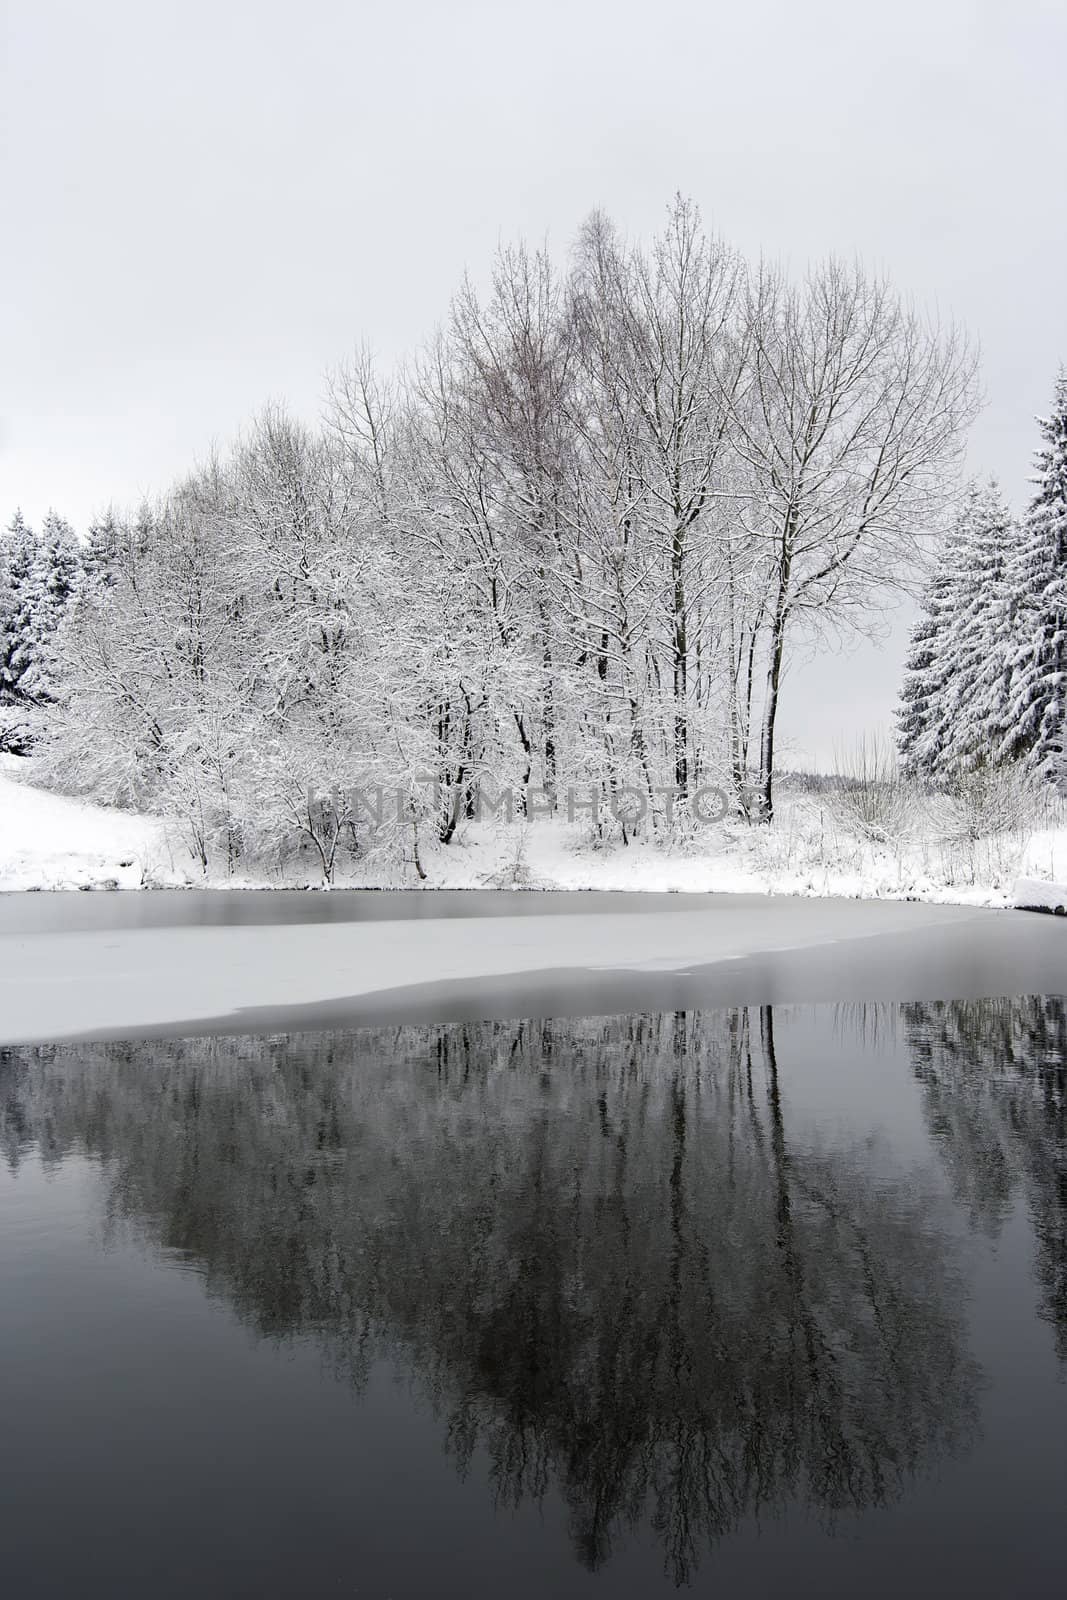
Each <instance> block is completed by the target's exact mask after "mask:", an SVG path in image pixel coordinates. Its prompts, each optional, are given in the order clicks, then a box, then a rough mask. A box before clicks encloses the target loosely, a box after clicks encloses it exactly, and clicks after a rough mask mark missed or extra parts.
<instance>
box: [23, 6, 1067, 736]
mask: <svg viewBox="0 0 1067 1600" xmlns="http://www.w3.org/2000/svg"><path fill="white" fill-rule="evenodd" d="M0 14H2V16H3V36H2V40H0V49H2V52H3V82H2V84H0V115H2V117H3V122H4V129H3V134H4V178H3V187H4V205H3V216H4V220H5V224H6V225H5V228H4V236H5V247H4V249H3V252H2V256H0V261H2V265H0V273H2V274H3V278H4V292H3V296H2V302H0V304H2V307H3V347H2V358H0V381H2V390H0V429H2V433H0V519H2V520H3V521H4V522H6V521H7V520H8V519H9V517H10V515H11V513H12V512H13V511H14V509H15V507H16V505H21V506H22V508H23V510H24V511H25V512H26V514H27V516H29V517H30V518H31V519H36V518H39V517H40V516H42V515H43V513H44V512H45V511H46V510H47V509H48V507H49V506H50V505H54V506H55V508H56V509H57V510H59V511H61V512H63V513H64V514H65V515H66V516H67V517H68V518H69V519H70V520H71V521H72V522H74V523H75V525H77V526H79V527H84V526H85V524H86V523H87V521H88V520H89V518H90V517H91V515H92V514H93V513H94V512H95V511H97V510H99V509H100V508H102V507H103V506H104V505H106V503H107V502H108V501H109V500H112V499H114V500H116V501H117V502H119V503H123V502H127V501H131V500H135V499H137V498H138V497H139V496H140V495H141V494H143V493H152V492H154V491H156V490H158V489H161V488H163V487H164V486H165V485H166V483H167V482H168V481H169V480H170V479H171V478H172V477H174V476H175V475H177V474H178V473H180V472H181V471H182V470H183V469H184V468H186V467H187V466H188V465H189V464H190V463H191V462H192V461H193V460H194V459H195V458H197V457H199V456H202V455H203V454H204V453H205V451H206V450H207V449H208V447H209V446H210V444H211V443H212V441H218V442H225V441H226V440H228V439H229V438H230V437H232V435H233V433H234V432H235V430H236V429H237V428H238V427H239V426H240V425H241V423H242V422H243V421H244V420H245V419H246V418H247V417H248V416H249V415H250V413H251V412H253V411H254V410H255V409H256V408H257V407H258V406H259V405H261V404H262V403H263V401H264V400H266V399H268V398H274V399H284V400H286V401H287V402H288V404H289V405H290V406H291V407H292V408H293V409H294V410H295V411H297V412H298V413H301V414H304V415H308V416H313V415H314V414H315V412H316V411H317V408H318V406H319V403H320V400H321V396H322V391H323V382H322V377H323V372H324V369H325V368H326V367H327V366H329V365H330V364H332V363H334V362H336V361H337V360H338V359H339V358H340V357H341V356H343V355H344V354H345V353H346V352H347V351H348V350H350V349H351V348H352V346H353V345H354V344H356V343H357V342H358V341H359V340H360V339H362V338H367V339H368V340H369V341H370V342H371V344H372V345H373V346H374V347H375V348H376V349H377V350H378V352H379V353H380V355H381V356H382V357H383V358H384V359H386V360H390V359H393V358H395V357H396V356H398V355H400V354H401V353H403V352H404V351H406V350H409V349H410V348H412V347H413V346H414V345H416V344H417V343H418V342H419V340H420V339H421V338H422V337H423V336H424V335H425V334H426V333H428V332H429V331H430V330H431V328H432V327H433V324H434V323H435V322H436V321H437V320H439V319H440V318H441V316H442V315H443V313H444V311H445V309H446V306H447V301H448V296H449V294H450V292H451V291H452V289H453V288H454V287H455V285H456V283H457V281H458V280H459V278H460V276H461V275H462V273H463V271H464V269H465V268H466V267H468V266H469V267H470V268H471V270H472V272H473V273H474V275H475V276H476V277H477V276H478V274H479V273H480V271H481V270H482V269H483V267H484V266H485V264H486V262H487V260H488V257H489V255H490V254H491V252H492V250H493V248H494V247H495V245H496V243H497V241H498V240H499V239H500V238H507V237H510V236H513V235H515V234H517V233H525V234H527V235H531V236H534V237H535V238H542V237H544V236H546V235H547V237H548V238H549V240H550V242H551V243H552V244H553V245H554V246H555V247H556V248H557V249H558V250H559V251H560V252H561V253H562V252H563V251H564V250H565V249H566V247H567V244H568V242H569V241H570V239H571V238H572V236H573V234H574V232H575V229H576V227H577V225H578V223H579V221H580V220H581V218H582V216H583V215H584V214H585V213H586V212H587V211H588V210H589V209H590V208H591V207H592V206H594V205H602V206H604V207H605V208H606V209H607V210H608V211H610V212H611V213H612V215H613V216H614V217H615V218H616V219H617V220H618V222H619V223H620V224H621V225H622V226H623V227H624V228H625V229H626V230H627V231H628V232H630V233H645V232H649V231H651V230H652V229H654V228H655V227H657V226H658V225H659V223H660V221H661V219H662V216H663V212H664V208H665V206H666V204H667V202H668V200H669V198H670V196H671V194H672V193H673V191H674V190H676V189H681V190H682V191H683V192H685V193H687V194H691V195H692V196H693V197H694V198H695V199H696V200H697V201H698V202H699V203H700V205H701V207H702V209H703V211H704V215H705V218H706V220H707V221H708V222H709V223H711V224H712V225H713V226H714V227H715V228H716V229H717V230H718V231H719V232H721V233H723V234H724V235H725V236H726V237H727V238H729V239H730V240H732V241H733V242H734V243H736V244H737V245H739V246H740V247H741V248H743V249H745V250H746V251H749V252H751V253H753V254H755V253H757V252H758V251H759V250H760V249H763V250H765V251H767V252H768V253H770V254H773V255H776V256H782V257H785V258H787V259H788V260H789V261H790V262H791V263H792V264H793V265H794V266H795V267H797V268H801V267H803V265H804V264H805V262H806V261H808V260H809V259H812V258H816V257H818V256H821V255H824V254H826V253H827V252H829V251H838V252H845V253H848V254H851V253H853V252H857V253H859V254H860V255H861V256H862V257H863V258H864V259H865V260H866V261H867V262H868V263H869V264H870V265H872V266H878V267H882V268H884V269H885V270H886V271H887V272H888V273H889V274H890V275H891V277H892V278H893V280H894V281H895V283H896V284H897V285H898V287H899V288H900V289H902V290H904V291H906V292H907V293H909V294H911V295H913V296H914V297H915V298H916V299H918V300H919V301H921V302H923V303H925V304H928V305H931V306H933V305H936V306H937V307H939V308H940V310H941V312H942V314H943V315H945V316H946V317H948V316H952V317H955V318H957V319H958V320H960V321H962V322H964V323H965V324H966V325H967V326H968V327H969V329H970V330H971V332H972V333H973V334H974V335H975V336H976V337H977V338H978V339H979V341H980V342H981V345H982V349H983V356H984V360H983V378H984V387H985V391H986V395H987V399H988V406H987V409H986V411H985V412H984V414H983V416H982V418H981V419H980V421H979V423H978V424H977V426H976V428H975V430H974V433H973V441H972V461H973V466H974V468H975V470H978V471H981V472H983V473H985V472H990V471H993V472H996V473H997V474H998V475H999V476H1000V478H1001V480H1002V482H1003V484H1004V487H1005V489H1006V490H1007V492H1008V494H1009V495H1010V497H1011V498H1012V499H1013V500H1014V501H1016V503H1021V502H1022V500H1023V499H1024V497H1025V494H1026V488H1027V486H1026V477H1027V473H1028V471H1029V463H1030V453H1031V451H1032V449H1033V447H1034V444H1035V440H1036V434H1035V430H1034V425H1033V414H1034V413H1035V412H1040V411H1042V410H1044V409H1045V408H1046V406H1047V404H1048V400H1049V396H1050V393H1051V387H1052V382H1053V379H1054V376H1055V373H1056V369H1057V367H1058V365H1059V363H1060V362H1061V361H1065V360H1067V294H1065V284H1067V205H1065V189H1067V186H1065V184H1064V158H1065V156H1067V95H1065V94H1064V87H1063V68H1064V62H1065V60H1067V7H1064V6H1063V4H1062V3H1061V0H1016V3H1014V4H1009V3H983V0H971V3H964V0H925V3H921V4H918V3H915V0H897V3H896V4H894V5H893V6H892V7H883V6H879V7H874V6H864V5H860V4H856V3H855V0H852V3H840V0H833V3H829V0H826V3H815V4H813V3H793V4H789V3H783V0H772V3H763V4H760V3H747V4H742V3H741V0H736V3H734V4H730V5H724V4H720V3H718V0H703V3H700V0H687V3H678V0H659V3H658V4H654V3H652V0H645V3H643V4H633V3H631V0H566V3H559V0H537V3H532V0H528V3H525V4H521V5H520V4H517V3H513V0H495V3H484V0H441V3H439V4H433V3H428V0H408V3H407V4H399V5H393V6H391V7H390V6H389V5H387V4H385V3H382V0H377V3H374V4H368V3H365V0H352V3H349V4H327V3H313V0H305V3H304V4H302V5H300V6H293V5H291V4H285V5H282V4H278V3H275V0H260V3H257V4H249V3H245V0H241V3H234V0H216V3H215V4H212V5H205V4H202V3H199V0H181V3H177V4H172V3H166V4H163V3H159V0H135V3H119V0H93V3H92V4H88V3H85V0H0ZM903 644H904V626H903V620H902V619H901V618H898V619H897V622H896V624H895V626H894V629H893V632H892V634H891V636H890V639H889V641H888V642H887V644H886V645H885V647H884V648H883V649H882V650H881V651H876V650H874V649H872V648H870V647H863V648H861V649H860V650H859V651H858V652H856V653H855V654H854V655H852V656H851V657H850V658H849V659H847V660H842V658H841V657H839V656H830V657H828V658H825V659H823V660H821V661H819V662H817V663H815V664H813V665H809V666H806V667H798V668H797V669H796V670H795V671H794V674H793V681H792V682H791V683H790V684H789V685H788V687H787V690H786V696H787V698H786V701H785V704H784V710H783V717H784V719H785V723H786V727H785V730H784V731H785V733H786V734H787V735H788V736H789V738H790V741H791V746H792V748H793V749H795V751H796V753H797V756H798V757H801V756H803V755H808V756H820V757H822V758H823V759H826V758H828V757H829V756H830V755H831V754H832V753H833V750H834V748H835V746H837V745H840V744H843V743H847V742H848V741H850V740H852V739H854V738H855V736H856V735H857V733H858V731H859V730H860V729H861V728H862V727H864V726H865V725H868V724H869V725H884V724H885V723H886V720H887V718H888V715H889V710H890V707H891V705H892V702H893V698H894V695H895V690H896V685H897V680H898V677H899V671H900V663H901V657H902V651H903ZM784 759H786V760H788V759H790V757H789V754H788V752H787V753H786V754H785V756H784Z"/></svg>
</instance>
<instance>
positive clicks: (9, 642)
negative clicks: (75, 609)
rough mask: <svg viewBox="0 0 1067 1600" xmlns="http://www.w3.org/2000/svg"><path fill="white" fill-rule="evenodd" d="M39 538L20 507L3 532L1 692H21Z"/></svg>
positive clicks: (0, 550)
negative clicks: (31, 590) (30, 597)
mask: <svg viewBox="0 0 1067 1600" xmlns="http://www.w3.org/2000/svg"><path fill="white" fill-rule="evenodd" d="M36 553H37V538H36V535H35V534H34V531H33V529H32V528H31V527H30V525H29V523H28V522H27V521H26V519H25V518H24V517H23V515H22V512H21V511H16V512H15V515H14V516H13V517H12V519H11V522H10V524H9V525H8V527H7V528H6V529H5V531H4V533H3V535H2V536H0V695H3V696H4V697H5V698H6V699H11V698H14V697H15V696H17V695H19V693H20V692H21V686H20V681H19V680H20V678H21V676H22V670H23V668H22V661H23V647H24V642H25V638H26V630H27V625H28V618H29V605H30V602H29V595H30V589H31V587H32V580H33V570H34V563H35V559H36Z"/></svg>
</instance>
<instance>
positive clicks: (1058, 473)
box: [1000, 372, 1067, 784]
mask: <svg viewBox="0 0 1067 1600" xmlns="http://www.w3.org/2000/svg"><path fill="white" fill-rule="evenodd" d="M1039 426H1040V429H1041V435H1042V439H1043V441H1044V442H1043V448H1042V449H1040V450H1039V451H1038V455H1037V469H1038V470H1037V475H1036V477H1035V478H1034V480H1033V481H1034V484H1035V486H1036V491H1037V492H1036V494H1035V495H1034V498H1033V500H1032V501H1031V504H1030V510H1029V512H1028V514H1027V518H1026V523H1025V526H1024V528H1023V535H1022V539H1021V541H1020V545H1019V549H1018V553H1017V556H1016V559H1015V561H1014V562H1013V564H1012V571H1011V589H1012V616H1011V628H1010V643H1009V647H1008V656H1007V663H1006V664H1007V670H1008V705H1007V718H1006V730H1005V733H1004V736H1003V738H1002V740H1001V747H1000V748H1001V753H1002V754H1003V755H1005V756H1009V757H1012V758H1014V759H1024V760H1025V761H1026V762H1027V764H1028V765H1030V766H1032V767H1033V768H1034V770H1035V771H1038V772H1041V773H1043V774H1044V775H1046V776H1047V777H1049V778H1051V779H1052V780H1053V781H1054V782H1057V783H1060V784H1064V783H1067V373H1065V372H1061V373H1060V376H1059V379H1058V381H1057V383H1056V390H1055V397H1054V402H1053V410H1052V414H1051V416H1049V417H1047V418H1043V419H1041V421H1040V423H1039Z"/></svg>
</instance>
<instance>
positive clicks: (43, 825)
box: [0, 756, 1067, 906]
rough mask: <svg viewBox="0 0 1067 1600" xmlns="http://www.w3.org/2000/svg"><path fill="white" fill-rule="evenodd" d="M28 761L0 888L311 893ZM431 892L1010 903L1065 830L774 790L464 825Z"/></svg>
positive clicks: (365, 866)
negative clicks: (769, 815) (671, 820)
mask: <svg viewBox="0 0 1067 1600" xmlns="http://www.w3.org/2000/svg"><path fill="white" fill-rule="evenodd" d="M30 771H31V763H30V762H29V761H27V760H25V759H23V758H20V757H17V756H0V890H3V889H64V888H122V889H136V888H140V887H144V886H150V887H163V886H170V885H174V886H190V887H193V886H196V887H205V886H206V887H214V888H219V889H226V888H260V887H264V888H271V887H283V886H284V887H289V888H293V887H301V886H307V887H315V888H317V887H320V886H321V878H320V874H319V872H318V870H317V866H316V863H315V862H314V861H313V860H311V859H310V858H309V859H308V860H307V861H306V863H305V864H304V866H303V867H299V866H298V867H295V868H293V869H291V870H289V872H288V873H286V874H285V875H282V874H280V873H276V874H272V873H270V872H269V871H267V870H265V869H264V870H262V871H259V872H252V871H247V870H246V871H242V872H240V873H238V874H236V875H233V876H228V875H226V874H225V872H224V870H223V869H222V868H221V867H220V868H219V869H218V870H216V871H213V872H211V873H209V874H208V875H207V876H206V877H205V875H204V874H203V873H202V872H201V870H200V868H199V866H198V865H197V863H196V862H195V861H194V860H193V858H192V855H191V854H190V852H189V850H188V848H187V847H186V846H185V845H184V844H183V842H182V839H181V836H180V833H179V832H178V830H177V829H176V828H175V827H174V826H173V825H170V824H168V823H167V822H166V821H165V820H164V819H162V818H159V817H146V816H138V815H135V814H133V813H131V812H124V811H116V810H110V809H108V808H106V807H103V806H97V805H93V804H91V803H89V802H88V801H84V800H75V799H69V798H65V797H63V796H61V795H56V794H53V793H50V792H48V791H46V790H42V789H38V788H35V787H33V786H32V784H31V783H30V782H29V781H28V774H29V773H30ZM423 865H424V867H425V870H426V873H427V878H426V882H425V887H427V888H431V889H435V888H436V889H469V888H490V887H492V888H502V889H510V888H534V889H621V890H655V891H661V892H662V891H675V892H679V893H708V892H721V893H764V894H766V893H771V894H777V895H804V896H819V897H822V896H833V897H843V898H857V897H860V898H868V899H891V900H893V899H895V900H923V901H928V902H935V903H942V904H957V905H973V906H1010V905H1012V904H1013V902H1014V893H1013V891H1014V886H1015V883H1016V881H1017V880H1018V879H1019V878H1034V879H1052V880H1054V881H1056V882H1061V883H1062V882H1067V826H1065V827H1058V828H1047V827H1046V828H1043V829H1042V830H1041V831H1039V832H1033V833H1010V834H1002V835H997V836H995V837H991V838H983V839H978V840H974V841H962V842H961V841H958V840H957V841H946V840H938V839H936V838H917V839H916V838H912V839H909V840H907V841H905V842H902V843H900V844H899V845H898V846H896V847H889V846H887V845H881V844H872V843H870V842H868V841H865V840H863V839H860V838H857V837H855V836H854V835H852V834H849V833H848V832H847V831H846V830H844V829H843V828H842V827H841V826H840V824H839V823H837V822H835V820H834V817H833V812H832V809H831V808H830V807H829V805H827V804H826V803H824V802H822V801H820V800H819V799H818V798H813V797H811V796H802V795H795V794H785V795H783V797H782V799H781V801H780V804H779V809H778V813H777V816H776V820H775V822H774V824H773V825H772V826H771V827H767V828H759V827H746V826H744V825H743V824H741V823H723V824H716V825H709V826H707V827H705V828H703V829H702V830H701V831H700V832H699V834H698V835H697V836H696V837H695V838H694V840H693V842H692V843H691V844H690V845H689V846H687V847H685V848H680V847H676V848H675V849H674V850H670V849H664V848H661V847H659V846H657V845H654V844H651V843H645V842H641V843H638V844H635V845H631V846H629V847H623V846H621V845H619V844H615V845H612V846H610V847H605V848H596V847H594V846H593V845H591V844H590V843H589V841H588V836H587V835H584V834H583V832H582V829H581V827H580V826H578V825H574V826H568V824H566V823H565V822H554V821H534V822H531V823H528V824H523V823H520V822H518V821H516V822H514V823H513V824H511V825H506V824H504V823H503V822H502V821H501V822H493V823H490V822H486V823H482V824H471V825H468V826H467V827H466V828H465V831H461V832H460V833H459V834H458V835H457V837H456V838H455V840H454V841H453V842H452V843H451V844H450V845H448V846H447V847H441V848H438V849H433V848H432V847H425V846H424V849H423ZM335 886H336V887H338V888H342V887H344V888H361V887H366V888H396V887H407V888H411V887H417V886H418V880H417V878H416V877H415V874H414V870H413V868H412V867H410V866H408V867H406V868H405V867H404V866H403V865H401V864H399V863H397V862H395V861H390V860H388V859H387V858H384V857H382V858H376V857H374V856H370V857H368V858H367V859H366V861H365V862H364V863H362V864H360V865H359V867H358V869H352V870H348V871H345V872H339V873H338V875H337V878H336V880H335Z"/></svg>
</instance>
